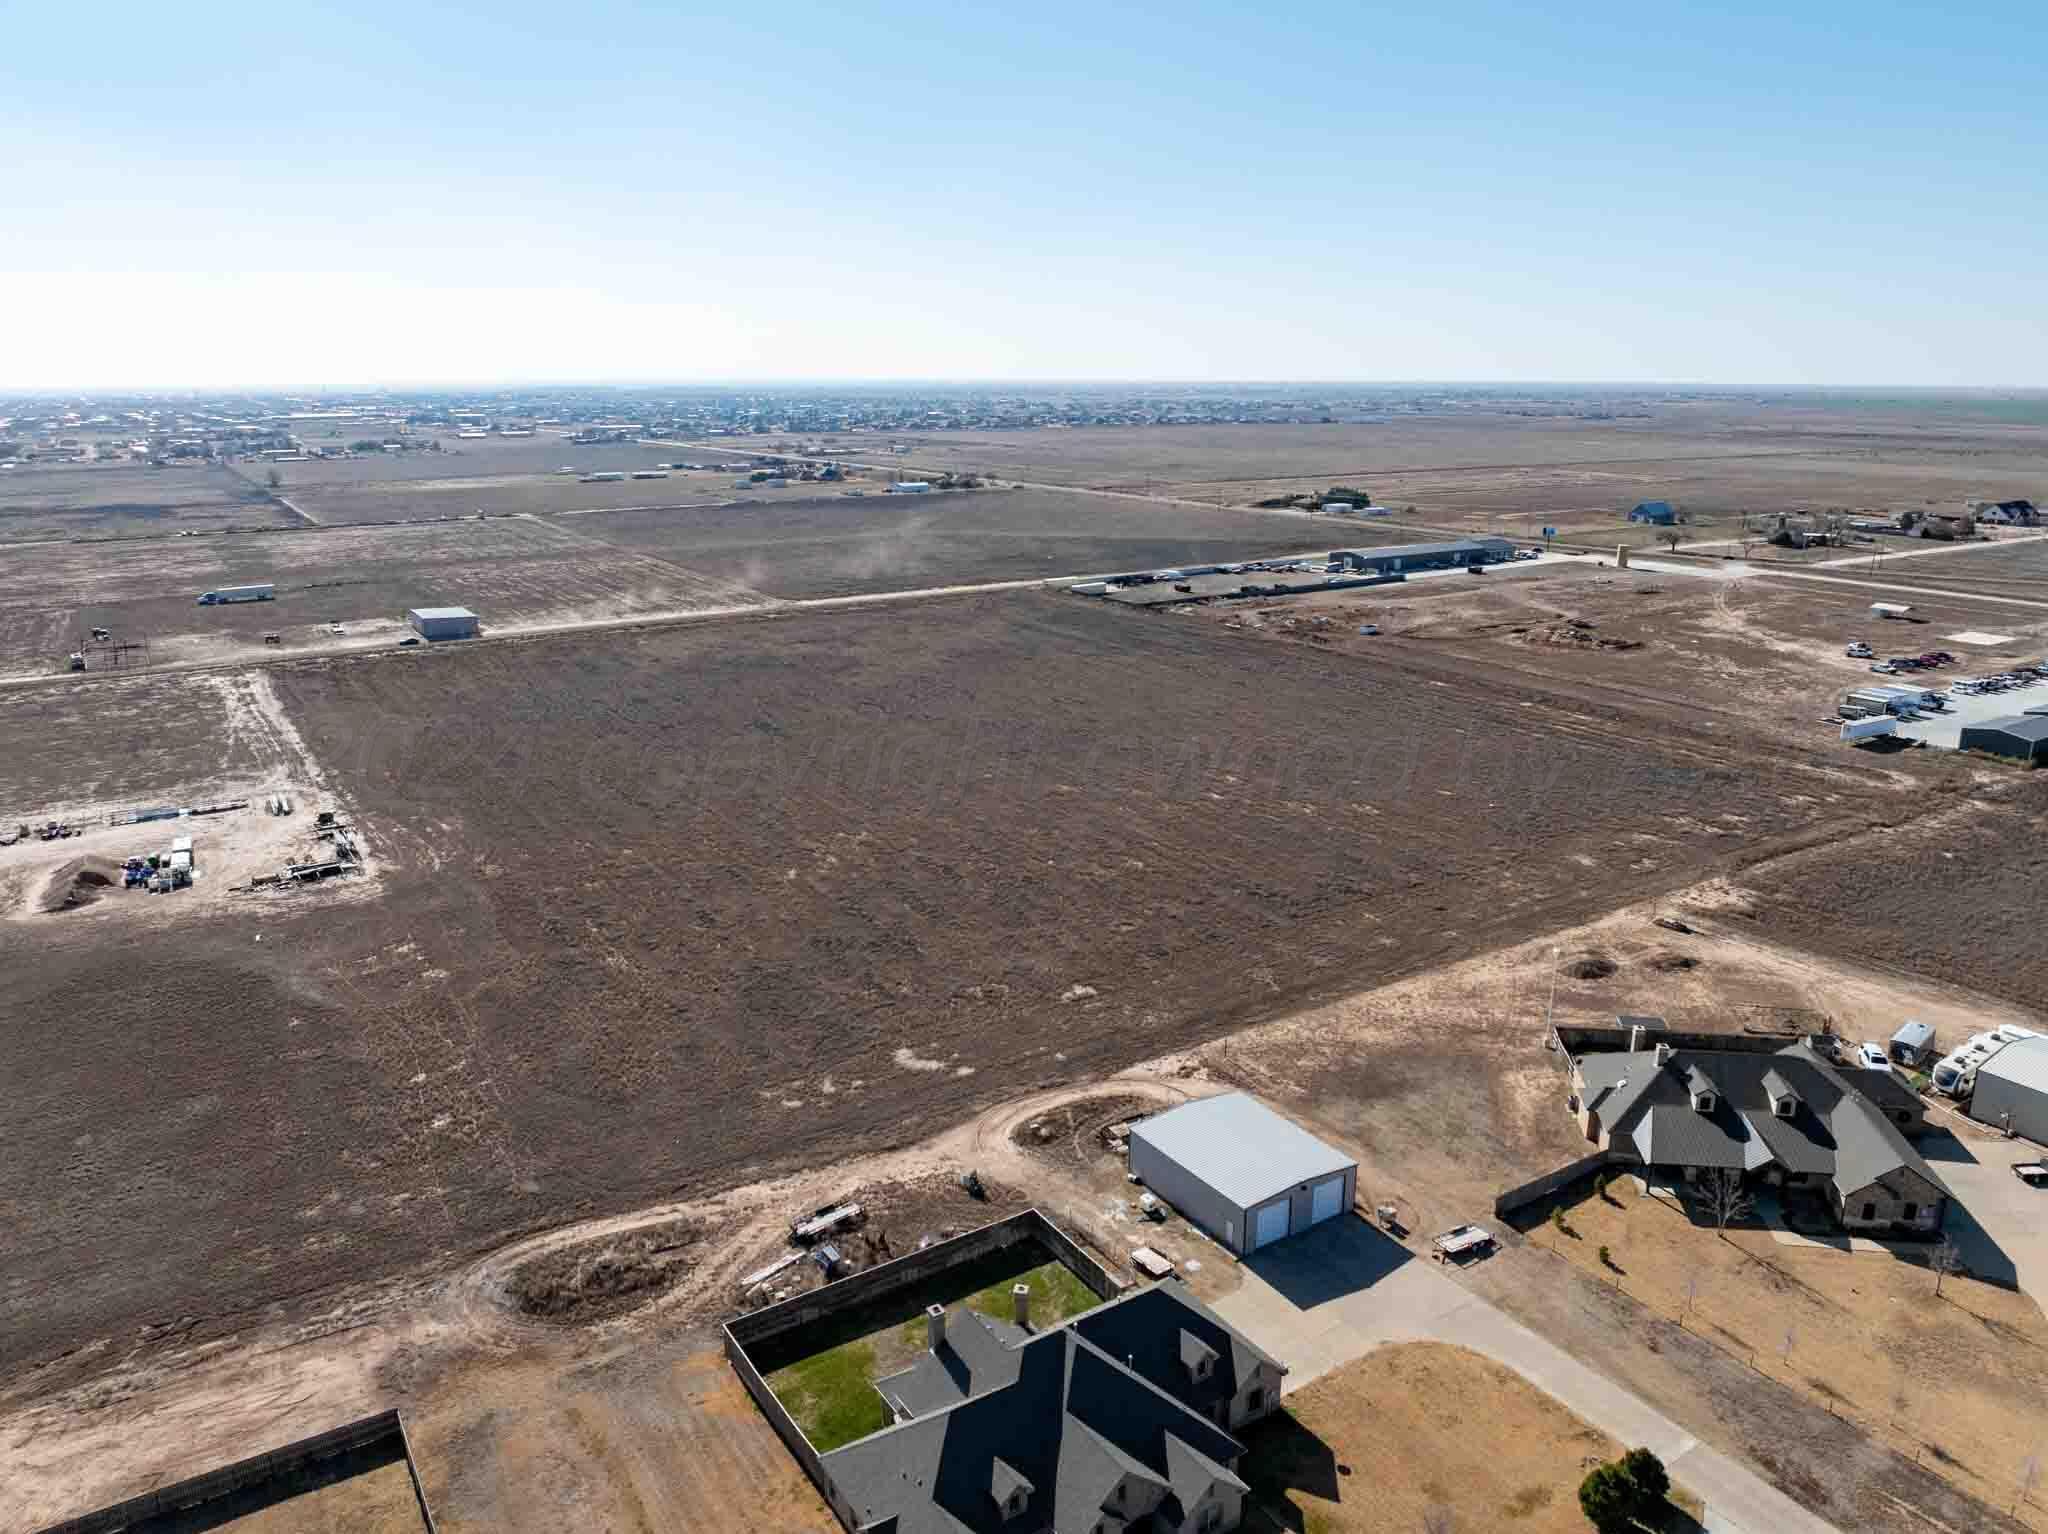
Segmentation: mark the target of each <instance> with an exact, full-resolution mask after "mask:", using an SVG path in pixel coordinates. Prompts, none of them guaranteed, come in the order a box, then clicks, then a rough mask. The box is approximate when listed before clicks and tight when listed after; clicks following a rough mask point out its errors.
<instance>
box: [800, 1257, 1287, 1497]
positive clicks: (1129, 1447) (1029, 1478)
mask: <svg viewBox="0 0 2048 1534" xmlns="http://www.w3.org/2000/svg"><path fill="white" fill-rule="evenodd" d="M1022 1303H1023V1302H1022V1299H1021V1297H1020V1309H1019V1313H1018V1317H1017V1320H1016V1321H1014V1322H1011V1321H1004V1320H1001V1319H999V1318H996V1317H991V1316H984V1315H981V1314H978V1313H977V1312H974V1311H971V1310H966V1309H961V1310H957V1311H954V1312H951V1313H948V1312H947V1311H945V1310H944V1309H942V1308H940V1307H937V1306H934V1307H933V1308H932V1309H931V1310H930V1311H928V1312H927V1313H926V1315H927V1325H928V1327H929V1331H928V1334H927V1340H928V1343H929V1346H928V1347H927V1348H926V1350H925V1351H924V1352H923V1353H922V1354H921V1355H920V1356H919V1357H918V1359H917V1360H916V1361H915V1362H914V1363H913V1364H912V1365H911V1366H910V1367H909V1368H907V1369H905V1370H903V1371H902V1372H900V1373H898V1374H894V1375H891V1376H889V1377H888V1378H886V1379H882V1380H878V1381H877V1382H876V1385H875V1389H876V1390H877V1391H878V1392H879V1393H880V1395H881V1397H882V1400H883V1402H884V1404H886V1405H887V1406H888V1408H889V1411H890V1414H891V1416H892V1417H894V1418H895V1423H894V1425H893V1426H890V1427H887V1428H884V1429H882V1431H880V1432H878V1433H874V1434H871V1435H870V1436H868V1437H866V1438H863V1439H860V1440H859V1441H858V1442H855V1443H850V1444H848V1445H846V1446H845V1447H844V1448H841V1449H835V1450H833V1451H832V1452H831V1453H829V1454H826V1455H823V1456H821V1458H820V1462H819V1463H820V1467H821V1468H822V1470H823V1471H824V1474H825V1476H826V1478H827V1480H828V1482H829V1486H830V1498H831V1501H832V1504H833V1507H834V1508H835V1510H838V1511H839V1512H840V1514H841V1516H842V1519H846V1518H848V1517H849V1516H850V1523H849V1527H851V1528H853V1529H855V1530H857V1531H859V1534H997V1531H1002V1534H1139V1531H1145V1534H1155V1531H1156V1534H1183V1531H1184V1534H1220V1531H1225V1530H1231V1529H1235V1528H1237V1527H1238V1524H1239V1522H1240V1520H1241V1519H1242V1518H1243V1516H1244V1498H1245V1483H1244V1481H1243V1480H1242V1479H1240V1478H1239V1476H1238V1473H1237V1465H1238V1461H1239V1458H1240V1456H1242V1454H1243V1453H1244V1446H1243V1445H1242V1444H1241V1443H1239V1442H1238V1440H1237V1439H1236V1438H1235V1437H1233V1436H1232V1434H1231V1432H1230V1429H1232V1428H1236V1427H1241V1426H1243V1425H1244V1424H1245V1423H1248V1422H1253V1421H1256V1420H1257V1419H1258V1418H1260V1417H1263V1416H1265V1415H1266V1414H1267V1413H1269V1412H1270V1411H1272V1410H1273V1408H1274V1407H1275V1406H1277V1405H1278V1404H1279V1398H1280V1385H1281V1381H1282V1379H1283V1377H1284V1376H1285V1374H1286V1369H1285V1368H1284V1367H1283V1366H1282V1365H1281V1364H1279V1363H1278V1362H1277V1361H1276V1360H1274V1359H1273V1358H1271V1357H1270V1356H1269V1355H1267V1354H1266V1353H1264V1352H1262V1351H1261V1350H1260V1349H1258V1348H1257V1347H1255V1346H1254V1345H1253V1344H1252V1343H1250V1342H1249V1341H1247V1340H1246V1339H1245V1338H1244V1337H1243V1336H1242V1335H1241V1334H1240V1333H1239V1332H1237V1331H1236V1329H1235V1328H1233V1327H1231V1326H1230V1325H1229V1323H1227V1322H1225V1321H1224V1320H1223V1319H1222V1318H1221V1317H1219V1316H1217V1315H1216V1314H1215V1312H1213V1311H1211V1310H1210V1309H1209V1308H1208V1307H1207V1306H1206V1305H1203V1304H1202V1303H1201V1302H1200V1301H1198V1300H1196V1299H1194V1298H1193V1297H1192V1296H1190V1295H1188V1294H1187V1293H1186V1292H1185V1291H1183V1290H1182V1289H1181V1288H1180V1286H1179V1285H1178V1284H1174V1283H1167V1284H1160V1285H1155V1286H1153V1287H1151V1288H1148V1289H1141V1290H1139V1291H1137V1292H1136V1293H1133V1294H1131V1295H1128V1296H1126V1297H1124V1298H1123V1299H1120V1300H1115V1301H1112V1302H1110V1303H1109V1304H1107V1305H1103V1306H1099V1307H1097V1308H1096V1309H1094V1310H1091V1311H1088V1312H1087V1313H1085V1314H1083V1315H1080V1316H1077V1317H1075V1318H1074V1319H1073V1320H1071V1321H1069V1322H1067V1323H1065V1324H1064V1325H1062V1326H1058V1327H1055V1328H1053V1329H1051V1330H1049V1331H1044V1332H1034V1331H1032V1330H1030V1328H1029V1324H1028V1316H1027V1315H1026V1313H1025V1312H1024V1311H1023V1309H1022Z"/></svg>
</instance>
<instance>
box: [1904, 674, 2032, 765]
mask: <svg viewBox="0 0 2048 1534" xmlns="http://www.w3.org/2000/svg"><path fill="white" fill-rule="evenodd" d="M1937 677H1939V678H1941V680H1939V681H1937V680H1935V678H1937ZM1888 680H1893V681H1899V682H1903V683H1905V684H1907V685H1908V686H1911V685H1913V684H1915V683H1919V684H1921V685H1925V686H1928V687H1935V688H1940V689H1943V690H1945V691H1946V693H1947V703H1948V707H1947V708H1946V709H1944V710H1943V711H1942V712H1940V713H1938V714H1937V713H1927V714H1923V715H1922V716H1921V717H1920V718H1918V719H1901V720H1900V721H1899V729H1898V733H1899V735H1900V737H1901V738H1903V739H1905V740H1917V741H1919V742H1921V743H1922V744H1923V745H1929V746H1939V747H1940V748H1941V749H1943V750H1944V751H1953V750H1955V749H1956V748H1957V747H1958V746H1960V745H1961V744H1962V737H1963V726H1964V725H1968V724H1982V723H1983V722H1984V721H1985V720H1987V719H2003V718H2005V717H2006V716H2007V715H2008V714H2021V713H2025V712H2026V711H2027V710H2028V709H2030V708H2034V707H2037V706H2042V705H2048V681H2043V680H2041V679H2039V678H2036V679H2035V680H2033V681H2031V682H2028V683H2024V684H2022V685H2020V686H2017V687H2009V688H2007V689H2005V690H2004V691H2003V692H1977V693H1970V692H1957V691H1956V690H1955V686H1954V683H1955V682H1956V681H1968V680H1969V678H1968V677H1967V676H1962V675H1959V674H1958V670H1957V668H1954V667H1947V666H1945V667H1943V668H1942V669H1941V671H1938V672H1935V671H1913V672H1906V673H1902V674H1901V675H1900V676H1898V677H1895V678H1888Z"/></svg>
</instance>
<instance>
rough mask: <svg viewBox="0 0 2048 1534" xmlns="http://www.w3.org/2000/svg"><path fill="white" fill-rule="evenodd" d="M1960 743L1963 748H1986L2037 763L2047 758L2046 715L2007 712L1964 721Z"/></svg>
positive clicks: (1995, 752) (1970, 749) (2047, 721)
mask: <svg viewBox="0 0 2048 1534" xmlns="http://www.w3.org/2000/svg"><path fill="white" fill-rule="evenodd" d="M1961 745H1962V748H1963V750H1965V751H1988V752H1990V753H1991V754H1992V755H1993V756H2010V757H2015V758H2017V759H2018V760H2020V761H2022V762H2032V763H2034V764H2036V765H2037V766H2038V765H2039V764H2040V763H2042V762H2048V716H2043V715H2039V714H2007V715H2006V716H2005V717H2004V718H2002V719H1987V720H1985V721H1984V722H1983V723H1982V724H1966V725H1964V726H1963V737H1962V741H1961Z"/></svg>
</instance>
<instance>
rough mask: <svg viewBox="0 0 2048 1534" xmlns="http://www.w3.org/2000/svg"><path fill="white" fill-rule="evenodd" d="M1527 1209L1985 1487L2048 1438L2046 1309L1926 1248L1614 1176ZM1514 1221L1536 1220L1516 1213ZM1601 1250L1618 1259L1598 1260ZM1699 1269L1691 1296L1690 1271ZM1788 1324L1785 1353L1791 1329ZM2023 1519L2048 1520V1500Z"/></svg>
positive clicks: (1635, 1283) (1650, 1290) (1755, 1358)
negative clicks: (1809, 1238)
mask: <svg viewBox="0 0 2048 1534" xmlns="http://www.w3.org/2000/svg"><path fill="white" fill-rule="evenodd" d="M1551 1207H1553V1206H1552V1205H1548V1204H1546V1205H1545V1206H1543V1208H1541V1209H1535V1210H1531V1211H1529V1215H1530V1217H1531V1220H1533V1221H1535V1222H1536V1223H1534V1224H1533V1226H1532V1228H1530V1230H1529V1235H1528V1239H1529V1240H1530V1241H1531V1242H1532V1243H1533V1244H1535V1245H1537V1246H1540V1247H1542V1248H1544V1249H1545V1250H1548V1251H1551V1252H1553V1253H1556V1254H1558V1255H1560V1256H1562V1257H1563V1258H1564V1259H1565V1260H1567V1261H1568V1262H1570V1263H1572V1264H1573V1265H1574V1266H1575V1267H1577V1268H1578V1269H1580V1270H1581V1271H1582V1272H1584V1273H1586V1274H1588V1275H1590V1276H1592V1277H1594V1278H1596V1279H1598V1280H1600V1281H1602V1282H1605V1283H1608V1284H1612V1285H1615V1286H1617V1287H1618V1288H1620V1289H1621V1290H1622V1291H1623V1292H1624V1293H1626V1294H1628V1295H1630V1296H1631V1297H1632V1298H1634V1299H1636V1300H1637V1301H1639V1302H1641V1303H1642V1304H1643V1305H1645V1306H1647V1307H1648V1308H1649V1309H1650V1310H1652V1311H1654V1312H1656V1313H1657V1314H1658V1315H1660V1316H1663V1317H1665V1318H1667V1319H1670V1320H1676V1321H1680V1322H1681V1323H1682V1324H1683V1325H1684V1326H1686V1327H1687V1328H1688V1329H1689V1330H1691V1331H1692V1332H1694V1333H1695V1334H1697V1335H1698V1336H1700V1337H1703V1338H1705V1339H1706V1340H1707V1341H1709V1342H1711V1343H1713V1344H1714V1345H1715V1346H1717V1347H1720V1348H1722V1349H1724V1350H1726V1351H1727V1352H1729V1353H1731V1354H1733V1355H1734V1356H1735V1357H1737V1358H1738V1359H1740V1360H1742V1361H1744V1362H1745V1363H1746V1364H1747V1365H1748V1366H1749V1367H1751V1368H1754V1369H1756V1370H1757V1371H1758V1372H1760V1373H1761V1374H1763V1375H1764V1376H1766V1377H1768V1378H1770V1379H1773V1380H1776V1381H1778V1382H1780V1383H1781V1384H1784V1385H1787V1386H1789V1387H1790V1388H1791V1389H1793V1390H1794V1391H1797V1392H1798V1393H1800V1394H1802V1395H1805V1396H1807V1397H1808V1398H1809V1399H1811V1400H1812V1401H1814V1402H1815V1403H1816V1404H1817V1405H1820V1406H1823V1407H1825V1408H1826V1409H1828V1410H1829V1411H1831V1412H1833V1413H1835V1414H1836V1415H1837V1416H1840V1417H1844V1418H1847V1419H1849V1420H1851V1421H1854V1422H1855V1423H1857V1424H1858V1425H1859V1426H1861V1427H1862V1428H1863V1429H1864V1431H1866V1432H1868V1433H1869V1434H1871V1435H1872V1436H1873V1437H1874V1438H1876V1439H1877V1440H1878V1441H1880V1442H1883V1443H1887V1444H1890V1445H1891V1446H1892V1447H1894V1448H1896V1449H1898V1450H1899V1451H1900V1452H1902V1453H1904V1454H1907V1455H1911V1456H1914V1457H1916V1458H1917V1459H1918V1460H1919V1461H1920V1463H1922V1464H1924V1465H1926V1466H1928V1467H1929V1468H1930V1469H1932V1470H1934V1471H1935V1472H1936V1473H1937V1474H1940V1475H1943V1476H1945V1477H1946V1478H1947V1479H1949V1480H1950V1481H1952V1482H1954V1483H1955V1485H1956V1486H1957V1487H1958V1488H1959V1489H1961V1490H1963V1491H1965V1492H1967V1493H1969V1494H1970V1495H1971V1496H1974V1497H1978V1498H1980V1499H1982V1500H1984V1501H1986V1502H1989V1503H1992V1504H1995V1505H1997V1506H2000V1507H2006V1506H2010V1505H2011V1501H2012V1493H2013V1488H2014V1484H2015V1475H2016V1473H2017V1471H2018V1469H2019V1467H2020V1466H2021V1465H2022V1463H2023V1462H2024V1461H2025V1460H2026V1458H2027V1456H2028V1455H2030V1454H2034V1453H2037V1452H2039V1450H2040V1447H2041V1444H2042V1443H2043V1441H2044V1440H2048V1320H2044V1319H2043V1317H2042V1315H2041V1312H2040V1309H2039V1308H2038V1307H2037V1306H2036V1305H2035V1304H2034V1303H2033V1301H2032V1300H2029V1299H2028V1298H2026V1296H2024V1295H2022V1294H2018V1293H2014V1292H2011V1291H2008V1290H2005V1289H2000V1288H1997V1287H1994V1286H1993V1285H1990V1284H1985V1283H1980V1282H1978V1281H1976V1280H1974V1279H1970V1278H1964V1277H1951V1278H1949V1279H1947V1280H1946V1281H1944V1283H1943V1284H1942V1292H1941V1295H1940V1296H1939V1298H1937V1297H1936V1296H1935V1293H1934V1276H1933V1274H1932V1273H1931V1272H1929V1270H1928V1269H1927V1267H1926V1266H1925V1257H1926V1253H1925V1251H1924V1250H1916V1249H1912V1248H1910V1247H1907V1248H1904V1249H1902V1250H1901V1253H1900V1255H1897V1256H1894V1255H1892V1254H1889V1253H1849V1252H1839V1251H1814V1250H1810V1249H1803V1248H1797V1247H1786V1246H1780V1245H1779V1244H1778V1243H1777V1242H1776V1241H1774V1240H1773V1239H1772V1238H1771V1235H1770V1233H1769V1232H1768V1231H1765V1230H1760V1229H1759V1230H1734V1231H1730V1232H1728V1233H1727V1235H1726V1236H1725V1237H1723V1236H1722V1235H1721V1233H1719V1232H1717V1231H1715V1230H1713V1229H1712V1228H1710V1227H1705V1226H1701V1225H1698V1224H1695V1223H1693V1221H1691V1220H1690V1219H1688V1218H1687V1216H1686V1215H1685V1214H1683V1213H1681V1212H1680V1211H1678V1210H1676V1209H1674V1208H1672V1207H1671V1206H1670V1205H1669V1204H1667V1203H1665V1202H1664V1201H1662V1200H1660V1199H1656V1198H1651V1197H1648V1196H1646V1195H1644V1194H1641V1193H1639V1192H1638V1191H1637V1188H1636V1184H1635V1183H1634V1181H1633V1180H1632V1179H1629V1178H1620V1179H1617V1180H1616V1182H1615V1183H1614V1184H1613V1185H1611V1187H1610V1189H1609V1193H1608V1197H1607V1198H1606V1199H1601V1198H1598V1197H1596V1196H1594V1194H1593V1192H1592V1190H1591V1187H1590V1186H1584V1187H1580V1188H1577V1189H1575V1190H1573V1191H1572V1193H1571V1194H1570V1195H1569V1196H1568V1197H1566V1198H1564V1199H1562V1200H1560V1201H1558V1202H1557V1203H1556V1204H1555V1206H1554V1207H1557V1208H1559V1209H1561V1210H1562V1211H1563V1213H1564V1216H1565V1221H1566V1229H1567V1231H1568V1232H1570V1233H1569V1234H1561V1233H1559V1232H1558V1231H1557V1230H1556V1229H1555V1228H1554V1227H1553V1226H1552V1225H1550V1224H1548V1223H1544V1222H1545V1221H1547V1219H1548V1210H1549V1209H1550V1208H1551ZM1518 1223H1522V1224H1530V1221H1524V1220H1521V1219H1520V1218H1519V1217H1518ZM1603 1245H1604V1246H1606V1247H1607V1248H1608V1249H1609V1252H1610V1255H1611V1257H1612V1259H1613V1262H1612V1266H1605V1267H1603V1265H1602V1264H1601V1263H1600V1260H1599V1250H1600V1248H1601V1247H1602V1246H1603ZM1693 1281H1696V1282H1697V1284H1698V1294H1697V1298H1696V1300H1694V1301H1693V1302H1692V1303H1691V1304H1690V1305H1688V1299H1687V1290H1686V1285H1687V1284H1688V1282H1693ZM1788 1331H1789V1332H1790V1333H1791V1334H1792V1342H1791V1347H1790V1350H1789V1354H1788V1352H1787V1349H1786V1334H1787V1332H1788ZM2020 1514H2021V1521H2022V1522H2024V1523H2026V1524H2027V1525H2028V1526H2029V1527H2031V1528H2048V1508H2043V1507H2022V1508H2021V1510H2020Z"/></svg>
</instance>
